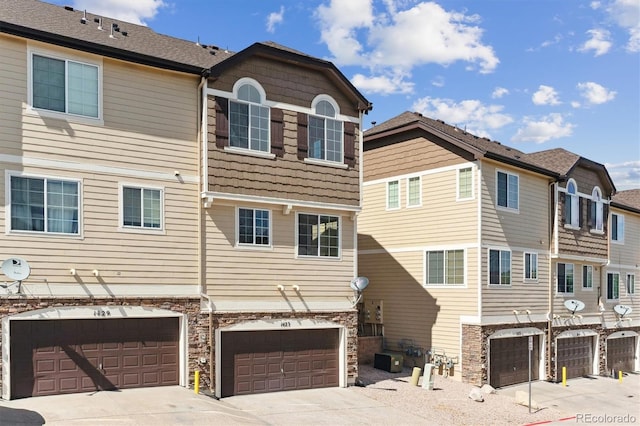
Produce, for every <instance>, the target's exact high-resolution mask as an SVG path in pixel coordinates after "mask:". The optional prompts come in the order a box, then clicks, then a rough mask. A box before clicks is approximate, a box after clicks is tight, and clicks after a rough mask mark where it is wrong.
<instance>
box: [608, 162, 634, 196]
mask: <svg viewBox="0 0 640 426" xmlns="http://www.w3.org/2000/svg"><path fill="white" fill-rule="evenodd" d="M605 167H606V168H607V171H608V172H609V175H610V176H611V179H613V182H614V184H615V185H616V188H617V189H618V190H619V191H621V190H625V189H640V161H626V162H624V163H617V164H611V163H605Z"/></svg>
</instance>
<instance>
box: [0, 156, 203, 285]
mask: <svg viewBox="0 0 640 426" xmlns="http://www.w3.org/2000/svg"><path fill="white" fill-rule="evenodd" d="M1 165H2V167H3V168H8V169H9V170H11V169H12V168H11V165H8V164H1ZM23 172H24V173H29V174H30V175H33V176H50V177H56V178H61V179H78V180H80V181H81V200H82V209H81V210H82V211H81V221H82V222H81V233H80V235H79V236H77V237H76V236H58V235H55V234H43V233H33V234H25V233H17V232H14V233H9V234H6V235H5V232H7V229H6V228H5V224H6V221H5V216H6V215H7V214H10V212H9V210H8V207H7V208H5V204H4V202H3V203H2V206H1V207H0V233H2V234H3V237H2V238H3V244H2V245H0V258H3V259H4V258H8V257H11V256H19V257H23V258H25V259H26V260H27V261H28V262H29V264H30V265H31V268H32V269H31V276H30V277H29V278H28V279H27V280H26V281H25V282H26V283H27V284H29V283H33V284H41V283H43V282H46V283H50V284H67V285H69V286H71V287H75V288H76V290H78V291H79V292H81V291H80V289H81V286H82V285H84V284H103V285H106V286H109V288H111V290H112V291H114V292H115V293H117V286H118V285H126V286H130V285H142V286H145V285H148V286H152V287H156V286H158V285H162V284H184V285H192V286H195V285H196V284H197V283H198V275H197V272H198V269H197V264H198V262H197V259H198V253H197V241H198V236H197V225H196V224H197V217H198V216H197V200H198V192H197V187H196V185H195V184H189V185H187V184H182V183H180V182H178V181H175V182H171V181H160V182H159V181H156V180H148V179H132V178H131V177H128V176H127V177H120V176H115V175H104V174H99V173H94V174H92V175H91V176H87V175H83V174H80V173H75V172H70V171H62V170H52V169H35V168H28V169H25V170H23ZM121 182H127V183H132V184H139V185H141V186H153V187H164V223H163V228H164V231H163V232H161V233H154V232H153V231H152V232H145V231H144V230H140V231H136V232H127V231H122V230H119V229H118V228H119V208H120V207H119V201H118V190H119V186H118V184H119V183H121ZM0 185H1V187H2V188H5V174H4V173H3V174H2V175H0ZM3 199H4V196H3ZM70 269H76V271H77V276H75V277H74V276H72V275H71V274H70V273H69V270H70ZM94 269H97V270H99V271H100V277H98V278H96V277H95V276H93V274H92V271H93V270H94ZM45 280H46V281H45ZM79 286H80V287H79Z"/></svg>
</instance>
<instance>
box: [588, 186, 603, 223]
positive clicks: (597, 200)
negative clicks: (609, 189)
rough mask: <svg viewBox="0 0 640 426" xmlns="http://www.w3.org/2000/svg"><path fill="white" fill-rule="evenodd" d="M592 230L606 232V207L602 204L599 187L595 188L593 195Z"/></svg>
mask: <svg viewBox="0 0 640 426" xmlns="http://www.w3.org/2000/svg"><path fill="white" fill-rule="evenodd" d="M590 215H591V221H592V223H591V229H592V230H594V231H598V232H602V231H604V220H603V215H604V205H603V203H602V194H601V192H600V188H598V187H597V186H596V187H595V188H593V192H592V193H591V212H590Z"/></svg>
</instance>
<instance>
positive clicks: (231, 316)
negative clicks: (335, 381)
mask: <svg viewBox="0 0 640 426" xmlns="http://www.w3.org/2000/svg"><path fill="white" fill-rule="evenodd" d="M212 315H213V330H216V329H218V328H225V327H228V326H230V325H233V324H236V323H240V322H246V321H260V320H280V319H283V320H286V319H313V320H324V321H329V322H333V323H336V324H340V325H343V326H344V327H345V328H346V332H347V384H353V383H355V380H356V377H357V376H358V312H357V311H356V310H355V309H354V310H351V311H342V312H225V313H213V314H212ZM211 335H212V336H213V331H212V333H211ZM211 354H212V357H211V358H210V360H211V362H215V356H213V354H215V339H211ZM214 374H215V372H214ZM201 377H202V376H201ZM211 380H212V381H215V378H214V377H212V378H211Z"/></svg>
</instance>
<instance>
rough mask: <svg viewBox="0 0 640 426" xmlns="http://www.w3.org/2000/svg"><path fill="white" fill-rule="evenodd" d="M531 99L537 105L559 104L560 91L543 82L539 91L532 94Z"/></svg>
mask: <svg viewBox="0 0 640 426" xmlns="http://www.w3.org/2000/svg"><path fill="white" fill-rule="evenodd" d="M531 100H532V101H533V103H534V104H536V105H559V104H560V100H559V99H558V92H556V90H555V89H554V88H553V87H551V86H545V85H544V84H541V85H540V87H538V91H537V92H535V93H534V94H533V96H531Z"/></svg>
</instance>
